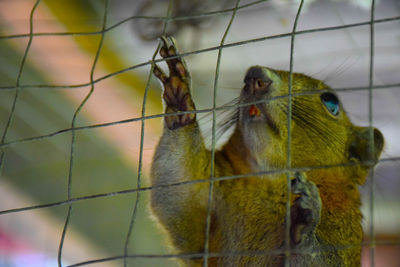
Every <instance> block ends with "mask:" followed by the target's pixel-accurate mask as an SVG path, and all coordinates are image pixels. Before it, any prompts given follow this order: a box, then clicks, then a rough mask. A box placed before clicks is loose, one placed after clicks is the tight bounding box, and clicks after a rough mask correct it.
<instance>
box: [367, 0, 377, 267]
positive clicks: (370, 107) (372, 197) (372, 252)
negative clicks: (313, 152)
mask: <svg viewBox="0 0 400 267" xmlns="http://www.w3.org/2000/svg"><path fill="white" fill-rule="evenodd" d="M374 18H375V0H372V2H371V24H370V45H369V46H370V56H369V60H370V62H369V88H368V122H369V148H368V150H369V151H368V152H369V158H370V159H373V158H374V155H375V142H374V139H375V138H374V128H373V124H372V123H373V91H372V86H373V85H374V37H375V36H374ZM370 179H371V189H370V206H369V212H370V220H371V225H370V229H369V235H370V240H371V241H370V242H371V243H370V245H369V248H370V249H369V256H370V266H371V267H374V266H375V218H374V215H375V209H374V207H375V206H374V203H375V190H376V184H375V175H374V169H373V168H372V170H371V172H370Z"/></svg>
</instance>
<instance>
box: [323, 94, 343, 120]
mask: <svg viewBox="0 0 400 267" xmlns="http://www.w3.org/2000/svg"><path fill="white" fill-rule="evenodd" d="M321 101H322V103H324V105H325V107H326V109H327V110H328V111H329V112H330V113H331V114H332V115H333V116H337V115H338V114H339V99H338V98H337V96H336V95H334V94H332V93H323V94H322V95H321Z"/></svg>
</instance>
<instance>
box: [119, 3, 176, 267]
mask: <svg viewBox="0 0 400 267" xmlns="http://www.w3.org/2000/svg"><path fill="white" fill-rule="evenodd" d="M173 4H174V0H170V1H169V5H168V10H167V16H166V18H165V21H164V27H163V31H162V32H163V35H164V34H165V31H166V29H167V26H168V21H169V18H170V16H171V13H172V6H173ZM159 49H160V45H158V47H157V49H156V51H155V52H154V54H153V57H152V61H153V62H154V60H155V58H156V56H157V53H158V51H159ZM153 70H154V64H152V65H151V69H150V72H149V75H148V77H147V82H146V88H145V91H144V95H143V103H142V117H144V116H145V115H146V103H147V95H148V92H149V89H150V81H151V77H152V76H153ZM144 129H145V120H142V121H141V128H140V147H139V162H138V174H137V181H136V188H137V189H138V190H137V191H136V201H135V204H134V208H133V212H132V216H131V220H130V223H129V228H128V232H127V234H126V239H125V246H124V258H123V259H124V267H126V266H127V264H128V246H129V242H130V238H131V235H132V231H133V225H134V223H135V219H136V213H137V210H138V207H139V201H140V190H139V189H140V188H141V177H142V165H143V145H144Z"/></svg>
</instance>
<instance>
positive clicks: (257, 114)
mask: <svg viewBox="0 0 400 267" xmlns="http://www.w3.org/2000/svg"><path fill="white" fill-rule="evenodd" d="M244 83H245V86H244V88H243V91H242V94H241V97H242V101H243V102H244V103H250V102H253V101H258V100H260V99H261V100H262V99H268V97H269V96H270V94H271V89H272V87H271V85H272V80H271V79H270V78H269V77H268V76H267V75H266V73H265V72H264V70H263V68H262V67H259V66H254V67H251V68H250V69H249V70H248V71H247V74H246V76H245V78H244ZM266 105H267V104H266V103H256V104H251V105H249V106H247V107H246V108H245V109H244V114H243V115H244V116H246V117H247V118H248V121H249V122H251V123H256V122H259V123H267V125H268V126H269V127H270V128H271V129H272V131H273V132H275V133H278V132H279V130H278V127H277V125H276V123H275V122H274V120H273V118H272V116H271V113H270V112H268V107H267V106H266Z"/></svg>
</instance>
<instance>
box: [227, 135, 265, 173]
mask: <svg viewBox="0 0 400 267" xmlns="http://www.w3.org/2000/svg"><path fill="white" fill-rule="evenodd" d="M223 151H224V153H226V155H227V156H228V158H229V160H230V162H231V163H232V165H233V169H234V170H235V172H237V173H242V174H243V173H256V172H262V171H266V170H268V169H269V163H268V159H267V157H266V156H262V155H265V152H266V151H265V140H260V138H259V136H256V134H255V133H254V132H252V133H246V131H243V129H242V128H239V127H236V129H235V130H234V132H233V134H232V136H231V138H230V139H229V141H228V142H227V144H225V146H224V147H223Z"/></svg>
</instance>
